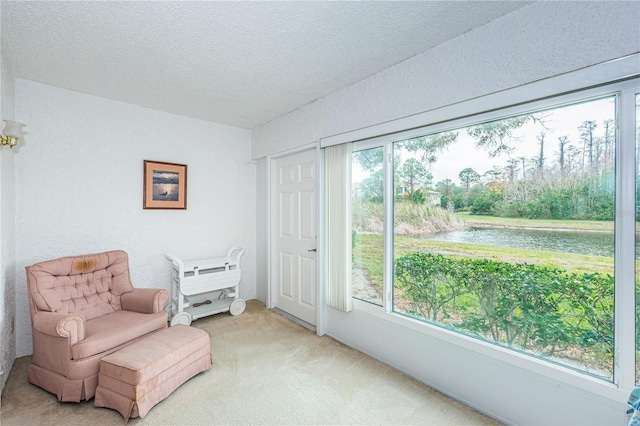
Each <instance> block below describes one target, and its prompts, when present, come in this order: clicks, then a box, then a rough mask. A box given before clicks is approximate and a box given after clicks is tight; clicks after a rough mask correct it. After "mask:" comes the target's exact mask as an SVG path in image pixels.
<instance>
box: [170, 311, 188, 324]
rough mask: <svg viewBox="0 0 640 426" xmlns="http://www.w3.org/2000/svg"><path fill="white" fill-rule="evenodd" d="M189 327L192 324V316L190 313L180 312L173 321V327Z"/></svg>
mask: <svg viewBox="0 0 640 426" xmlns="http://www.w3.org/2000/svg"><path fill="white" fill-rule="evenodd" d="M178 324H180V325H189V324H191V314H189V312H179V313H177V314H175V315H174V316H173V318H172V319H171V327H173V326H174V325H178Z"/></svg>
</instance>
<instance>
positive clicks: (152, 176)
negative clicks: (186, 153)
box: [142, 160, 187, 210]
mask: <svg viewBox="0 0 640 426" xmlns="http://www.w3.org/2000/svg"><path fill="white" fill-rule="evenodd" d="M143 188H144V190H143V192H144V194H143V203H142V207H143V208H145V209H182V210H186V209H187V166H186V164H174V163H162V162H160V161H149V160H144V185H143Z"/></svg>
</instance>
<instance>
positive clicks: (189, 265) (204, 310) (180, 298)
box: [166, 247, 246, 326]
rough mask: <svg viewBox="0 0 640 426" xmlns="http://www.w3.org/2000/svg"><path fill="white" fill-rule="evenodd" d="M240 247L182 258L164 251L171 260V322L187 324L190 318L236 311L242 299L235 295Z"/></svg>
mask: <svg viewBox="0 0 640 426" xmlns="http://www.w3.org/2000/svg"><path fill="white" fill-rule="evenodd" d="M243 254H244V249H243V248H241V247H231V248H230V249H229V251H227V255H226V256H223V257H212V258H207V259H200V260H190V261H182V260H180V259H178V258H177V257H176V256H173V255H171V254H167V255H166V258H167V259H169V260H170V261H171V264H172V266H173V269H172V271H171V306H170V308H169V318H170V319H171V325H172V326H174V325H176V324H183V325H189V324H191V321H192V320H196V319H198V318H202V317H206V316H209V315H214V314H217V313H220V312H227V311H229V313H230V314H231V315H240V314H241V313H243V312H244V308H245V307H246V303H245V301H244V300H242V299H240V298H239V293H238V291H239V287H240V273H241V270H240V258H242V255H243Z"/></svg>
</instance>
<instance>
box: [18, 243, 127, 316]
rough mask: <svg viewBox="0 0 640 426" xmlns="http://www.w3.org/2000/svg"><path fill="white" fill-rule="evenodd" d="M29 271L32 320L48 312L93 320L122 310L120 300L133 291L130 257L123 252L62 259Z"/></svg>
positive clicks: (28, 281)
mask: <svg viewBox="0 0 640 426" xmlns="http://www.w3.org/2000/svg"><path fill="white" fill-rule="evenodd" d="M26 270H27V285H28V289H29V309H30V311H31V317H32V318H33V316H34V315H35V314H36V313H37V312H39V311H48V312H56V313H63V314H74V315H78V316H81V317H83V318H84V319H86V320H90V319H93V318H97V317H99V316H102V315H105V314H108V313H111V312H114V311H117V310H121V309H122V305H121V304H120V296H121V295H123V294H124V293H128V292H130V291H133V286H132V285H131V278H130V275H129V256H128V255H127V253H126V252H124V251H122V250H115V251H108V252H104V253H96V254H88V255H84V256H68V257H61V258H59V259H54V260H48V261H46V262H40V263H36V264H34V265H31V266H28V267H27V268H26Z"/></svg>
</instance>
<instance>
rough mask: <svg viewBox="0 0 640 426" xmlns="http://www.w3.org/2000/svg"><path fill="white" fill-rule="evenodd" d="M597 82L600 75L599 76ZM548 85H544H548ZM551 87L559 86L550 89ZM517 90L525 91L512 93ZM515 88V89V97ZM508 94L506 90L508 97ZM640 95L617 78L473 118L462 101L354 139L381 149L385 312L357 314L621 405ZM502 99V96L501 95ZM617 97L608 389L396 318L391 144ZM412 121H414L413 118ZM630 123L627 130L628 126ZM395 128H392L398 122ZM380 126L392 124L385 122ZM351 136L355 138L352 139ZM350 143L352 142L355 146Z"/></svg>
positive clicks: (631, 315)
mask: <svg viewBox="0 0 640 426" xmlns="http://www.w3.org/2000/svg"><path fill="white" fill-rule="evenodd" d="M600 78H602V76H600ZM554 79H559V80H560V82H562V81H564V80H565V79H566V75H563V76H560V77H556V78H552V79H550V80H554ZM540 83H541V82H538V83H532V84H531V85H528V86H527V89H529V90H525V92H532V91H534V89H535V86H536V85H538V84H540ZM544 83H546V85H547V86H549V84H548V83H549V82H548V81H545V82H544ZM552 83H554V84H550V86H551V87H555V86H556V84H555V83H557V82H552ZM516 89H517V90H521V89H522V87H519V88H516ZM516 89H512V90H516ZM507 92H509V91H507ZM639 92H640V76H639V75H638V74H637V73H636V74H634V75H632V76H629V77H625V78H622V79H614V80H613V81H611V82H608V83H603V82H601V83H600V84H598V85H595V86H593V85H592V86H591V87H586V88H583V89H575V90H572V91H571V92H569V93H566V92H565V93H558V94H557V95H555V96H554V95H549V94H546V95H545V96H544V97H543V98H538V99H533V100H526V99H524V100H522V101H521V102H517V103H514V104H510V105H509V104H507V102H508V101H509V100H511V99H512V96H511V95H512V93H507V94H506V95H505V94H500V93H498V94H494V95H490V97H491V99H490V101H488V102H486V105H487V109H484V110H478V112H477V113H476V114H469V113H468V110H469V108H470V106H469V104H472V105H471V106H474V107H479V106H481V105H483V103H482V102H478V99H474V100H471V101H468V103H467V102H463V103H461V104H460V105H453V106H450V107H445V108H443V109H444V110H447V112H448V113H449V115H450V116H451V119H449V120H445V119H441V118H442V110H438V111H435V112H434V114H433V115H432V120H434V121H432V122H431V123H432V124H426V123H429V119H428V118H429V114H428V113H426V116H423V117H424V121H423V124H424V125H422V126H415V127H412V128H407V129H406V130H400V131H396V132H391V133H386V134H384V135H383V136H376V137H372V138H369V139H363V140H359V141H356V142H354V143H353V152H356V151H360V150H363V149H370V148H375V147H383V148H384V153H385V154H384V155H385V156H384V170H385V171H384V184H385V187H384V200H383V202H384V212H385V221H384V228H383V229H384V231H383V244H384V250H383V262H384V273H383V281H384V283H383V285H384V291H383V306H382V307H380V306H377V305H373V304H371V303H368V302H366V301H362V300H358V299H355V298H354V300H353V307H354V309H355V310H358V311H362V312H365V313H367V314H369V315H372V316H374V317H377V318H381V319H384V320H388V321H390V322H393V323H396V324H398V325H402V326H405V327H408V328H410V329H412V330H415V331H416V332H419V333H424V334H427V335H429V336H431V337H435V338H438V339H441V340H443V341H446V342H449V343H453V344H455V345H458V346H460V347H462V348H465V349H468V350H471V351H473V352H474V353H476V354H477V355H478V356H481V357H484V358H487V359H491V360H494V361H495V362H500V363H507V364H510V365H514V366H517V367H521V368H524V369H526V370H527V371H528V372H530V374H531V375H532V376H535V377H540V376H542V377H546V378H548V379H553V380H561V381H563V382H566V383H567V384H571V385H573V386H576V387H578V388H580V389H583V390H584V391H585V392H592V393H595V394H598V395H602V396H604V397H607V398H610V399H613V400H619V401H621V402H622V401H626V398H627V396H628V392H629V391H630V390H631V389H633V387H634V386H635V348H636V343H635V327H636V325H635V300H634V298H635V179H636V171H635V149H636V146H635V145H636V142H635V128H636V127H635V108H636V106H635V105H636V104H635V96H636V94H637V93H639ZM502 95H504V96H502ZM612 95H613V96H616V129H617V131H616V158H615V169H616V176H615V181H616V188H615V197H616V201H615V203H616V221H615V227H614V239H615V255H614V271H615V289H614V297H615V313H614V316H615V323H614V324H615V330H614V333H615V334H614V336H615V342H614V374H613V381H612V382H609V381H607V380H604V379H600V378H597V377H594V376H591V375H589V374H587V373H582V372H580V371H577V370H574V369H572V368H570V367H565V366H562V365H559V364H554V363H551V362H549V361H546V360H544V359H542V358H537V357H535V356H532V355H530V354H524V353H520V352H517V351H513V350H511V349H508V348H504V347H501V346H498V345H496V344H493V343H490V342H484V341H482V340H479V339H475V338H473V337H469V336H466V335H464V334H462V333H458V332H455V331H452V330H448V329H445V328H442V327H439V326H437V325H434V324H430V323H427V322H423V321H420V320H418V319H413V318H409V317H407V316H405V315H402V314H400V313H395V312H393V302H392V292H393V246H394V235H393V220H392V219H391V220H388V218H393V205H394V203H393V200H394V197H393V176H392V174H393V168H392V167H390V165H391V161H392V154H391V153H392V146H393V143H394V142H397V141H402V140H406V139H410V138H412V137H417V136H422V135H428V134H434V133H440V132H445V131H448V130H454V129H460V128H463V127H467V126H472V125H475V124H479V123H482V122H486V121H491V120H498V119H501V118H507V117H512V116H516V115H522V114H527V113H530V112H533V111H539V110H541V109H548V108H557V107H561V106H563V105H568V104H573V103H576V102H584V101H588V100H590V99H598V98H603V97H605V96H612ZM501 98H502V101H503V102H505V106H504V107H503V108H499V107H496V106H495V105H496V104H497V103H499V101H500V99H501ZM412 119H413V118H412ZM628 123H632V124H628ZM396 126H397V123H396ZM385 127H386V128H389V125H388V124H387V123H385ZM354 136H355V135H354ZM352 140H353V139H352Z"/></svg>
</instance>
